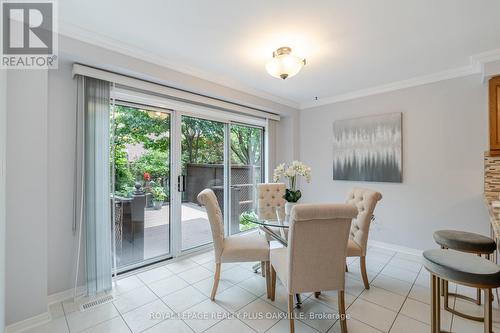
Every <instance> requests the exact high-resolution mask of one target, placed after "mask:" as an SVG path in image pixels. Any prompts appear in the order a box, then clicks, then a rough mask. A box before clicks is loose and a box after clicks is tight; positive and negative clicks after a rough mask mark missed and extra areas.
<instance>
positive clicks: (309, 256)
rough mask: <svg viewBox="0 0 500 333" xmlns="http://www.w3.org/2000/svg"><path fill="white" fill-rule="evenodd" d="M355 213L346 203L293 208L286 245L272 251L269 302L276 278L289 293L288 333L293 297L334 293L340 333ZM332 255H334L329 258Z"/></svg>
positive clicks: (291, 328) (343, 316)
mask: <svg viewBox="0 0 500 333" xmlns="http://www.w3.org/2000/svg"><path fill="white" fill-rule="evenodd" d="M357 214H358V212H357V210H356V208H355V207H354V206H352V205H349V204H299V205H296V206H295V207H293V208H292V212H291V216H290V227H289V228H290V230H289V233H288V246H287V247H284V248H277V249H271V252H270V254H269V258H270V262H271V281H270V282H271V288H270V289H271V300H272V301H274V299H275V296H276V278H279V280H280V281H281V283H282V284H283V286H284V287H285V289H286V290H287V292H288V316H289V320H290V332H291V333H293V332H294V331H295V326H294V320H293V304H294V303H293V302H294V300H293V296H294V295H295V294H300V293H308V292H314V293H315V295H316V297H317V296H318V295H319V292H318V291H326V290H337V291H338V308H339V318H340V326H341V331H342V333H346V332H347V324H346V321H345V319H346V318H345V300H344V289H345V272H344V269H345V260H346V254H347V241H348V239H349V228H350V225H351V221H352V219H353V218H354V217H356V215H357ZM332 254H333V255H332Z"/></svg>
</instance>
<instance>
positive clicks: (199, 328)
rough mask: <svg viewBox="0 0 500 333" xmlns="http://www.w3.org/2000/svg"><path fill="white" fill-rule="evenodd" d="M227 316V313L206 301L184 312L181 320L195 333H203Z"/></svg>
mask: <svg viewBox="0 0 500 333" xmlns="http://www.w3.org/2000/svg"><path fill="white" fill-rule="evenodd" d="M228 316H229V312H227V311H226V310H224V308H222V307H221V306H220V305H218V304H217V303H215V302H212V301H211V300H209V299H208V300H206V301H203V302H201V303H200V304H197V305H195V306H193V307H192V308H190V309H188V310H186V311H184V313H183V318H184V319H183V320H184V322H185V323H186V324H188V326H189V327H191V329H192V330H194V331H195V332H203V331H204V330H206V329H207V328H209V327H212V326H213V325H215V324H216V323H218V322H219V321H221V320H223V319H225V318H227V317H228Z"/></svg>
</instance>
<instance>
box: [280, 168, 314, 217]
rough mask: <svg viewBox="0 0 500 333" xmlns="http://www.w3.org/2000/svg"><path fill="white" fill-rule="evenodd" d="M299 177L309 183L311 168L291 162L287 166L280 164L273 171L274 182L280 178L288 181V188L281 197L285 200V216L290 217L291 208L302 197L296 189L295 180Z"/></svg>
mask: <svg viewBox="0 0 500 333" xmlns="http://www.w3.org/2000/svg"><path fill="white" fill-rule="evenodd" d="M299 176H302V177H304V178H305V179H306V181H307V182H308V183H309V182H310V181H311V168H310V167H308V166H307V165H305V164H304V163H302V162H300V161H293V162H292V163H291V164H290V165H288V166H287V165H285V163H282V164H280V165H278V166H277V167H276V169H274V177H273V178H274V182H276V183H277V182H279V181H280V179H281V178H282V177H283V178H285V179H286V180H287V181H288V188H287V189H286V192H285V195H284V196H283V198H284V199H285V200H286V204H285V214H286V215H290V212H291V211H292V207H293V206H294V205H295V204H297V202H298V201H299V199H300V198H301V197H302V193H301V192H300V190H298V189H297V179H298V177H299Z"/></svg>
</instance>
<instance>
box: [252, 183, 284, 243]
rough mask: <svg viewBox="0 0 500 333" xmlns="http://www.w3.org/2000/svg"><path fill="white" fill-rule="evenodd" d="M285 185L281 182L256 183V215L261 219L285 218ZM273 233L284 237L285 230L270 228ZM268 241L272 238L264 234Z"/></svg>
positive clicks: (282, 219)
mask: <svg viewBox="0 0 500 333" xmlns="http://www.w3.org/2000/svg"><path fill="white" fill-rule="evenodd" d="M285 191H286V185H285V184H283V183H263V184H257V198H258V199H257V216H258V217H259V219H262V220H277V219H278V216H279V218H280V220H281V221H284V220H285V204H286V200H285V199H284V198H283V196H284V195H285ZM271 229H272V230H273V231H274V232H275V233H277V234H280V233H281V234H282V236H283V237H284V238H286V233H287V230H284V229H283V228H271ZM266 239H267V241H268V242H270V241H272V240H273V238H272V237H271V236H269V235H267V234H266Z"/></svg>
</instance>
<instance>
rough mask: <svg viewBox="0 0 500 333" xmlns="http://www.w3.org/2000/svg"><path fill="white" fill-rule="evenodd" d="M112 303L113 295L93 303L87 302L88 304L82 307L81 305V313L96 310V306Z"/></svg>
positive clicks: (95, 300) (97, 299) (100, 298)
mask: <svg viewBox="0 0 500 333" xmlns="http://www.w3.org/2000/svg"><path fill="white" fill-rule="evenodd" d="M112 301H113V296H112V295H106V296H102V297H99V298H96V299H94V300H92V301H89V302H86V303H83V304H82V305H80V311H87V310H90V309H92V308H95V307H96V306H99V305H101V304H106V303H109V302H112Z"/></svg>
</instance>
